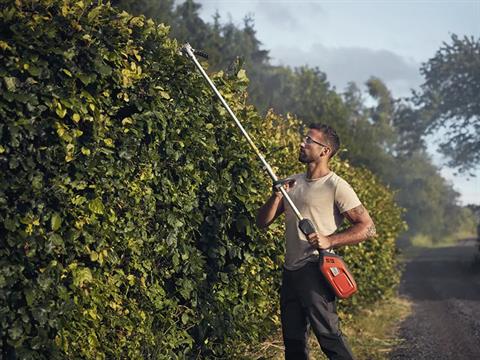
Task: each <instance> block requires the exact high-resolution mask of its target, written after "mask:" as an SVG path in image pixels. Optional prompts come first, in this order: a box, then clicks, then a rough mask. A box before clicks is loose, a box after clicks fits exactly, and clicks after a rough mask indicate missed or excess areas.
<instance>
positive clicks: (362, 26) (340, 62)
mask: <svg viewBox="0 0 480 360" xmlns="http://www.w3.org/2000/svg"><path fill="white" fill-rule="evenodd" d="M196 2H198V3H200V4H201V5H202V8H201V9H200V16H201V17H202V18H203V19H204V20H205V21H208V22H210V21H212V18H213V15H214V14H215V12H218V13H219V14H220V16H221V21H223V22H226V21H232V22H233V23H235V24H237V25H239V26H242V24H243V19H244V18H245V17H246V16H249V17H251V18H252V19H253V20H254V24H255V29H256V31H257V38H258V39H259V40H260V41H261V42H262V44H263V48H264V49H267V50H269V51H270V57H271V63H272V64H276V65H288V66H300V65H309V66H311V67H319V68H320V70H322V71H323V72H325V73H326V74H327V79H328V80H329V82H330V83H331V84H332V86H334V87H335V88H336V89H337V91H339V92H341V91H343V90H344V88H345V86H346V84H347V83H348V82H350V81H354V82H356V83H357V84H358V85H359V86H361V87H362V86H364V83H365V81H366V80H367V79H368V78H370V77H371V76H376V77H379V78H381V79H382V80H383V81H384V82H385V83H386V84H387V86H388V88H389V89H390V90H391V92H392V94H393V96H394V97H396V98H398V97H405V96H409V95H410V94H411V91H412V89H418V88H419V86H420V85H421V83H422V77H421V74H420V72H419V69H420V67H421V64H422V63H424V62H426V61H428V59H429V58H431V57H433V56H434V55H435V53H436V51H437V50H438V49H439V48H440V47H441V46H442V43H443V42H449V39H450V37H451V34H457V35H459V36H464V35H468V36H475V38H478V37H480V0H465V1H443V0H437V1H422V0H418V1H414V0H402V1H395V0H383V1H382V0H376V1H375V0H371V1H363V0H357V1H352V0H350V1H346V0H337V1H304V0H299V1H294V0H196ZM436 142H437V143H438V139H437V140H435V139H431V140H430V141H429V151H430V153H431V155H432V158H433V160H434V162H435V164H436V165H438V166H439V167H441V173H442V175H443V176H444V177H445V178H446V179H447V180H448V181H449V182H451V183H452V185H453V187H454V189H455V190H456V191H458V192H459V193H460V199H459V200H460V204H462V205H466V204H472V203H473V204H479V205H480V167H479V169H478V170H477V171H475V172H474V174H475V175H476V177H473V178H472V177H468V176H467V175H455V171H454V170H453V169H449V168H448V167H447V166H445V165H444V163H443V161H442V157H441V156H440V155H439V154H438V153H437V152H436V151H435V149H436V145H435V144H436Z"/></svg>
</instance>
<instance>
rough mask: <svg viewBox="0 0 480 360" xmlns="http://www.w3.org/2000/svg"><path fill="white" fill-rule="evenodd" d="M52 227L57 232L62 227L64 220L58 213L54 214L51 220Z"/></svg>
mask: <svg viewBox="0 0 480 360" xmlns="http://www.w3.org/2000/svg"><path fill="white" fill-rule="evenodd" d="M50 225H51V227H52V230H53V231H57V230H58V229H60V226H62V218H61V217H60V215H59V214H58V213H54V214H53V215H52V218H51V219H50Z"/></svg>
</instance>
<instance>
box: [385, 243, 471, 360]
mask: <svg viewBox="0 0 480 360" xmlns="http://www.w3.org/2000/svg"><path fill="white" fill-rule="evenodd" d="M476 253H478V250H477V248H476V244H475V241H474V240H466V241H462V242H460V243H459V244H458V245H457V246H452V247H442V248H435V249H425V250H422V251H421V252H420V253H419V254H418V255H416V256H415V257H414V258H412V259H411V260H410V261H408V262H407V264H406V268H405V272H404V275H403V277H402V282H401V285H400V293H401V294H402V295H403V296H405V297H407V298H408V299H410V300H411V301H412V303H413V313H412V314H411V315H410V316H409V317H408V318H407V319H406V320H405V321H404V322H403V323H402V325H401V327H400V336H401V337H402V338H403V339H404V342H403V343H402V345H400V346H398V347H397V348H396V349H394V351H393V352H392V353H391V356H390V359H411V360H414V359H435V360H443V359H445V360H446V359H452V360H463V359H465V360H477V359H480V270H479V269H478V266H476V267H473V259H474V255H475V254H476Z"/></svg>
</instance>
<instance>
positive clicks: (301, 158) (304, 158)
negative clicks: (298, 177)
mask: <svg viewBox="0 0 480 360" xmlns="http://www.w3.org/2000/svg"><path fill="white" fill-rule="evenodd" d="M298 161H300V162H301V163H303V164H308V163H310V162H311V161H312V159H310V158H309V157H308V156H307V154H305V152H303V151H299V153H298Z"/></svg>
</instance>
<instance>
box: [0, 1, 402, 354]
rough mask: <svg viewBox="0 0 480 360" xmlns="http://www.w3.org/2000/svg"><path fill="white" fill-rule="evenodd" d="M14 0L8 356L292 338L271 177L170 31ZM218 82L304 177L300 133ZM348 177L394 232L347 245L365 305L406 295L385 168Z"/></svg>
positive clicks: (2, 39) (6, 228) (6, 219)
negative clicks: (282, 317)
mask: <svg viewBox="0 0 480 360" xmlns="http://www.w3.org/2000/svg"><path fill="white" fill-rule="evenodd" d="M0 4H1V9H2V10H1V16H0V28H1V29H2V30H1V32H0V74H1V76H2V82H1V83H0V90H1V92H0V93H1V95H0V116H1V119H2V121H1V124H0V139H1V143H0V172H1V178H0V185H1V186H0V234H1V237H0V238H1V243H0V327H1V329H0V330H1V332H0V334H1V335H0V336H1V343H2V348H3V354H4V355H7V356H11V355H13V354H15V355H16V356H18V357H19V358H32V359H51V358H155V359H161V358H165V359H173V358H214V357H220V358H232V357H240V355H241V354H245V351H247V350H248V348H250V347H254V346H255V344H257V343H258V342H259V341H261V340H262V339H263V338H264V337H265V335H268V334H269V333H271V331H272V329H274V328H275V327H277V326H278V316H277V306H278V305H277V303H278V301H277V289H278V281H279V275H280V266H281V262H282V258H283V255H282V254H283V240H282V226H281V224H276V225H275V226H274V227H273V228H272V229H271V230H270V231H269V232H261V231H259V230H258V229H256V227H255V226H254V217H255V212H256V209H257V208H258V206H259V204H260V203H261V202H262V201H263V200H264V199H265V197H266V196H267V194H268V192H269V181H268V179H267V178H266V176H265V175H264V173H263V170H262V169H261V168H260V166H259V164H258V161H257V160H256V159H255V157H254V156H253V155H252V153H251V151H250V150H249V148H248V145H247V144H246V143H245V141H244V140H243V139H242V138H241V136H240V135H239V132H238V130H237V129H236V128H235V126H234V124H232V122H231V121H230V120H229V119H228V118H227V116H226V113H225V111H224V110H223V109H222V108H221V106H220V105H219V104H218V102H217V101H215V100H214V98H213V97H212V94H211V91H210V90H209V89H208V88H207V86H206V84H205V82H204V80H203V79H202V78H201V77H200V76H199V75H198V74H197V72H196V70H195V69H194V68H193V66H192V64H191V63H190V62H189V61H188V60H187V59H185V58H183V57H182V56H180V55H178V45H177V43H176V42H175V41H174V40H171V39H169V38H168V37H167V34H168V28H167V27H166V26H164V25H157V24H155V23H153V22H152V21H151V20H147V19H145V18H143V17H133V16H131V15H129V14H127V13H125V12H123V13H119V12H118V10H116V9H114V8H112V7H111V6H110V5H108V4H102V2H94V1H91V0H88V1H87V0H85V1H67V0H63V1H62V0H37V1H35V0H34V1H29V2H22V1H6V0H0ZM214 77H215V82H216V83H217V84H218V86H219V88H220V89H221V91H222V92H223V93H224V94H225V96H226V98H227V100H228V101H229V102H231V103H232V107H233V109H234V111H235V112H236V113H237V114H238V115H239V117H240V118H241V119H242V121H243V122H244V123H245V125H246V127H247V128H248V129H249V131H251V133H252V135H253V136H254V137H255V138H256V139H258V142H259V143H261V144H262V146H263V147H264V148H265V149H276V150H277V151H276V152H274V153H272V154H271V158H272V161H274V162H276V164H277V166H279V168H280V173H284V174H287V173H288V172H290V171H293V170H294V169H293V167H292V168H289V167H286V164H296V163H297V162H296V149H295V150H293V148H292V147H294V146H295V147H296V146H298V134H297V132H296V130H295V128H296V127H297V126H298V124H297V122H296V121H295V120H294V119H280V118H278V117H276V116H275V115H273V114H269V115H268V116H267V117H266V118H261V117H260V116H259V115H258V114H257V113H256V112H255V109H253V108H252V107H250V106H247V105H246V93H245V89H246V85H247V82H248V80H247V78H246V77H245V73H244V71H243V70H241V71H240V72H239V73H238V74H233V75H230V76H226V75H224V74H222V73H220V74H216V75H215V76H214ZM272 134H275V135H274V136H272ZM290 150H292V151H293V152H295V154H293V153H292V151H290ZM295 166H298V165H295ZM335 166H337V167H338V171H339V173H341V174H342V175H343V174H344V173H345V177H346V178H347V179H348V180H352V184H353V185H354V187H356V188H361V189H362V190H361V191H360V197H361V198H362V200H364V201H365V203H366V205H367V207H369V208H375V207H376V208H378V210H373V211H372V212H373V214H374V217H375V218H376V219H375V220H376V223H377V227H378V228H379V230H380V236H379V238H378V239H377V240H375V241H372V242H369V243H366V244H365V245H362V246H360V247H352V248H351V249H350V248H349V249H346V250H345V254H346V257H347V260H348V261H350V262H351V264H352V266H353V268H354V271H355V272H356V273H357V274H358V276H357V277H358V281H359V283H360V286H361V290H362V292H361V293H360V294H359V295H358V296H357V297H356V298H355V299H356V300H353V301H350V302H347V303H345V304H344V305H343V306H344V309H350V308H354V307H355V306H356V305H355V303H354V302H355V301H358V302H362V304H363V303H368V302H372V301H375V300H376V299H378V298H380V297H381V296H383V295H384V294H385V293H386V292H387V291H388V289H391V287H392V285H393V284H394V283H395V281H396V276H397V275H396V274H397V270H396V269H395V259H394V257H393V251H394V244H393V239H394V238H395V237H396V235H397V233H398V231H399V229H400V227H401V221H400V213H399V210H398V208H397V207H396V206H395V205H394V203H393V200H392V196H391V193H390V192H389V191H388V190H387V189H385V188H384V187H383V186H381V185H380V184H377V183H376V180H375V178H374V177H373V176H372V175H371V174H369V173H368V172H367V171H364V170H359V169H351V168H349V169H346V167H347V166H348V164H345V163H337V164H336V165H335ZM358 249H360V250H358ZM365 259H369V260H368V261H373V263H370V262H368V261H367V263H365ZM380 265H382V266H383V268H382V271H378V266H380Z"/></svg>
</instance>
